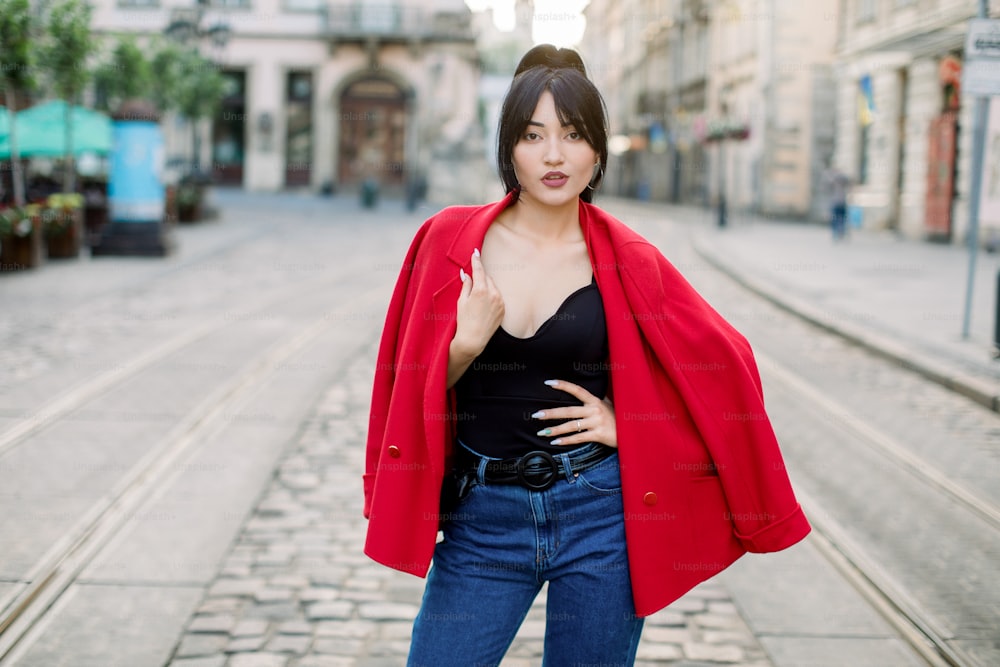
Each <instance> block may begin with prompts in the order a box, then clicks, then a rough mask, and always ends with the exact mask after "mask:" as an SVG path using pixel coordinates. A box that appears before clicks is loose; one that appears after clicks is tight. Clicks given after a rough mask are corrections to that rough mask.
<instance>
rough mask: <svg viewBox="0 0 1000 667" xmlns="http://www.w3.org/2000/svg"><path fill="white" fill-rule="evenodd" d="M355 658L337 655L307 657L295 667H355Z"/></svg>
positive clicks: (356, 663)
mask: <svg viewBox="0 0 1000 667" xmlns="http://www.w3.org/2000/svg"><path fill="white" fill-rule="evenodd" d="M357 665H358V662H357V660H356V659H355V658H351V657H347V656H339V655H307V656H306V657H304V658H302V659H301V660H299V662H298V664H297V665H296V667H357Z"/></svg>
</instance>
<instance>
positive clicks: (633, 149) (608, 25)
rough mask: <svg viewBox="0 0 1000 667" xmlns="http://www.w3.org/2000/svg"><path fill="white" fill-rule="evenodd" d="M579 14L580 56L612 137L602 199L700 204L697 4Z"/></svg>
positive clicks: (593, 9) (634, 1)
mask: <svg viewBox="0 0 1000 667" xmlns="http://www.w3.org/2000/svg"><path fill="white" fill-rule="evenodd" d="M585 14H586V18H587V31H586V33H585V34H584V39H583V42H582V43H581V45H580V51H581V53H582V55H583V57H584V60H585V62H586V64H587V67H588V71H589V73H590V76H591V78H592V79H593V80H594V82H595V83H596V84H597V87H598V88H599V89H600V90H601V92H602V93H603V95H604V98H605V101H606V102H607V106H608V116H609V123H610V125H611V133H612V135H616V139H615V141H614V142H612V155H611V158H610V160H609V165H608V167H609V168H608V174H607V175H606V179H605V184H604V186H603V187H604V188H605V191H608V192H611V193H613V194H618V195H624V196H630V197H639V198H642V199H656V200H669V201H675V202H676V201H688V202H691V201H699V202H700V201H701V200H702V199H703V198H704V182H705V177H706V172H707V168H706V163H705V159H704V154H703V151H702V146H701V142H700V141H698V140H697V139H696V137H695V135H694V127H695V119H696V118H697V117H699V116H700V115H703V114H704V110H705V92H706V86H705V84H706V66H707V63H706V60H705V55H706V49H707V34H708V32H707V14H706V12H705V7H704V3H703V2H699V1H696V0H624V1H622V2H612V1H609V0H592V1H591V3H590V4H589V5H588V6H587V8H586V11H585Z"/></svg>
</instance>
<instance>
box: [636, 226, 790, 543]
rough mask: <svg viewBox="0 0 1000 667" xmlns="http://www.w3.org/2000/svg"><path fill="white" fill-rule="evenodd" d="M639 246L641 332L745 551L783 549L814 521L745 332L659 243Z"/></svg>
mask: <svg viewBox="0 0 1000 667" xmlns="http://www.w3.org/2000/svg"><path fill="white" fill-rule="evenodd" d="M630 246H632V248H633V252H635V258H634V260H633V259H631V258H630V261H629V262H628V266H629V267H630V269H629V272H628V273H629V275H628V276H626V277H623V280H625V281H626V282H631V285H626V291H627V293H629V294H634V295H636V298H637V300H638V301H641V303H637V304H636V305H637V306H639V308H641V309H646V310H647V311H648V312H651V313H657V314H659V315H660V316H658V317H652V318H642V319H640V320H639V322H640V326H641V328H642V333H643V336H644V337H645V338H646V340H647V342H648V344H649V345H650V347H651V348H652V350H653V353H654V355H655V356H656V358H657V359H658V360H659V361H660V363H661V364H662V365H663V368H664V370H665V371H666V373H667V375H668V376H669V377H670V380H671V381H672V382H673V384H674V386H675V387H676V388H677V390H678V392H679V393H680V395H681V396H682V398H683V400H684V404H685V406H686V407H687V409H688V411H689V413H690V415H691V418H692V421H693V422H694V424H695V427H696V428H697V430H698V432H699V434H700V436H701V438H702V441H703V442H704V444H705V446H706V448H707V449H708V451H709V455H710V456H711V458H712V460H713V462H714V463H715V469H716V471H717V472H718V475H719V480H720V482H721V484H722V488H723V492H724V493H725V496H726V502H727V504H728V506H729V510H730V511H729V514H730V518H731V520H732V523H733V527H734V532H735V534H736V537H737V538H738V539H739V540H740V542H741V543H742V544H743V547H744V548H745V549H746V550H747V551H751V552H767V551H778V550H780V549H784V548H786V547H788V546H791V545H792V544H794V543H795V542H797V541H799V540H800V539H802V538H803V537H805V536H806V534H808V532H809V530H810V529H809V524H808V522H807V521H806V518H805V515H804V514H803V513H802V510H801V508H800V507H799V505H798V503H797V501H796V499H795V495H794V493H793V491H792V487H791V483H790V481H789V479H788V474H787V472H786V471H785V466H784V462H783V459H782V456H781V451H780V449H779V447H778V442H777V438H776V437H775V434H774V430H773V429H772V427H771V423H770V420H769V418H768V416H767V413H766V412H765V409H764V395H763V389H762V386H761V381H760V375H759V373H758V369H757V364H756V361H755V360H754V356H753V352H752V350H751V348H750V344H749V343H748V342H747V340H746V338H744V337H743V335H742V334H740V333H739V332H738V331H737V330H736V329H735V328H733V327H732V326H731V325H730V324H729V323H728V322H726V320H725V319H724V318H723V317H722V316H721V315H719V314H718V313H717V312H716V311H715V310H714V309H713V308H712V307H711V306H710V305H709V304H708V302H706V301H705V300H704V299H703V298H702V297H701V296H700V295H699V294H698V293H697V292H696V291H695V289H694V288H693V287H692V286H691V285H690V284H689V283H688V282H687V280H686V279H685V278H684V277H683V276H682V275H681V274H680V272H678V271H677V269H676V268H674V266H673V265H672V264H670V262H669V261H667V259H666V258H665V257H664V256H663V255H662V253H660V252H659V250H657V249H656V248H655V247H654V246H652V245H649V244H646V243H641V244H640V243H635V244H630Z"/></svg>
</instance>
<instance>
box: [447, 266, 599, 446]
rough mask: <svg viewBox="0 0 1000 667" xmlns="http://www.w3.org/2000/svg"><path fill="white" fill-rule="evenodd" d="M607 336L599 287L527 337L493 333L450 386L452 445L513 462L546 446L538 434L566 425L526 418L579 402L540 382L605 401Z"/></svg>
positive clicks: (576, 296) (567, 303) (581, 293)
mask: <svg viewBox="0 0 1000 667" xmlns="http://www.w3.org/2000/svg"><path fill="white" fill-rule="evenodd" d="M607 360H608V332H607V326H606V324H605V322H604V304H603V303H602V301H601V293H600V292H599V291H598V289H597V283H596V282H594V281H593V280H591V283H590V284H589V285H587V286H585V287H581V288H580V289H578V290H576V291H575V292H573V293H572V294H570V295H569V296H568V297H566V299H565V300H564V301H563V302H562V304H561V305H560V306H559V308H558V309H557V310H556V312H555V314H553V315H552V316H551V317H550V318H549V319H547V320H546V321H545V322H544V323H542V326H541V327H539V329H538V331H536V332H535V333H534V335H532V336H531V337H529V338H518V337H516V336H512V335H510V334H509V333H507V332H506V331H504V329H503V327H498V328H497V330H496V332H495V333H494V334H493V337H492V338H491V339H490V341H489V343H487V345H486V348H485V349H484V350H483V352H482V354H480V355H479V356H478V357H476V360H475V361H473V362H472V365H471V366H469V368H468V369H467V370H466V371H465V373H464V374H463V375H462V377H461V378H460V379H459V381H458V382H457V383H456V384H455V391H456V399H457V415H456V417H457V428H458V438H459V439H460V440H461V441H462V442H463V443H464V444H466V445H467V446H468V447H470V448H472V449H474V450H475V451H477V452H479V453H480V454H482V455H484V456H491V457H496V458H511V457H515V456H521V455H523V454H526V453H528V452H530V451H533V450H537V449H542V450H545V451H549V452H553V453H564V452H567V451H569V449H573V448H572V447H570V448H569V449H567V448H566V447H565V446H563V445H555V446H553V445H550V444H549V441H551V440H552V439H554V438H555V436H539V435H536V433H537V432H538V431H540V430H541V429H543V428H546V427H552V426H557V425H559V424H561V423H563V422H564V421H565V420H547V419H546V420H542V419H532V418H531V415H532V414H533V413H535V412H537V411H538V410H545V409H547V408H556V407H563V406H569V405H581V403H580V401H578V400H577V399H576V398H574V397H573V396H572V395H571V394H568V393H566V392H564V391H561V390H559V389H553V388H552V387H549V386H548V385H546V384H544V382H545V380H554V379H559V380H568V381H569V382H573V383H575V384H578V385H580V386H581V387H584V388H586V389H587V391H589V392H590V393H592V394H594V395H595V396H599V397H601V398H604V396H605V395H606V394H607V391H608V364H607Z"/></svg>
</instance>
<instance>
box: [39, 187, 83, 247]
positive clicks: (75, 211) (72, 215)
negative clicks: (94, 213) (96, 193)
mask: <svg viewBox="0 0 1000 667" xmlns="http://www.w3.org/2000/svg"><path fill="white" fill-rule="evenodd" d="M40 217H41V220H42V231H43V232H44V235H45V243H46V247H47V249H48V256H49V257H55V258H67V257H77V256H78V255H79V254H80V246H81V245H82V244H83V195H80V194H77V193H71V194H65V193H56V194H53V195H49V198H48V199H47V200H46V201H45V206H44V207H42V209H41V213H40Z"/></svg>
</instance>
